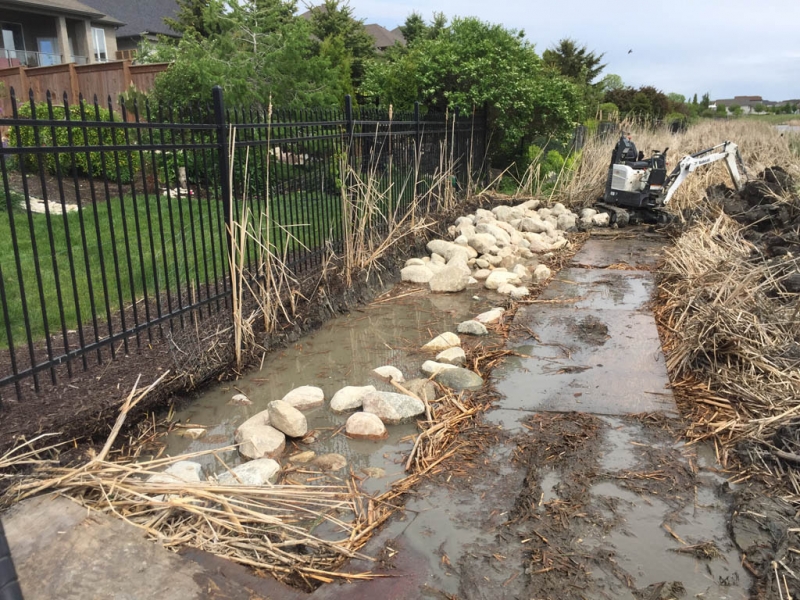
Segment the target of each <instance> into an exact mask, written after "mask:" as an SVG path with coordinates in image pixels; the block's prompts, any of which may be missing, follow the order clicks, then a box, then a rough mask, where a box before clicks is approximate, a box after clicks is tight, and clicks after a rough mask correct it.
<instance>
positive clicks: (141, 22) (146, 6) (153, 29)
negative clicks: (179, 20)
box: [85, 0, 180, 38]
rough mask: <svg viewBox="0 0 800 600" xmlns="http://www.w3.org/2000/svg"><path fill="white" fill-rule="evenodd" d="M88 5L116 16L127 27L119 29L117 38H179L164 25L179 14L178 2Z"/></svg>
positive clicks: (98, 1) (118, 0)
mask: <svg viewBox="0 0 800 600" xmlns="http://www.w3.org/2000/svg"><path fill="white" fill-rule="evenodd" d="M85 1H86V3H87V4H89V5H90V6H92V7H93V8H95V9H97V10H98V11H100V12H102V13H105V14H107V15H114V16H115V17H117V18H118V19H121V20H122V21H123V22H124V23H125V25H124V26H123V27H120V28H119V29H117V38H124V37H132V36H140V35H143V34H161V35H170V36H178V35H180V34H179V33H177V32H176V31H174V30H172V29H170V28H169V27H168V26H167V25H166V23H164V17H175V15H176V14H177V13H178V3H177V2H176V0H136V1H135V2H134V1H132V0H85Z"/></svg>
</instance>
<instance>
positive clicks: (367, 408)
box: [364, 392, 425, 425]
mask: <svg viewBox="0 0 800 600" xmlns="http://www.w3.org/2000/svg"><path fill="white" fill-rule="evenodd" d="M364 412H367V413H372V414H374V415H377V417H378V418H379V419H380V420H381V421H383V422H384V423H385V424H387V425H396V424H397V423H402V422H404V421H408V420H410V419H413V418H414V417H416V416H418V415H421V414H422V413H424V412H425V405H424V404H423V403H422V401H420V400H418V399H416V398H413V397H411V396H406V395H405V394H396V393H394V392H370V393H369V394H367V395H366V396H364Z"/></svg>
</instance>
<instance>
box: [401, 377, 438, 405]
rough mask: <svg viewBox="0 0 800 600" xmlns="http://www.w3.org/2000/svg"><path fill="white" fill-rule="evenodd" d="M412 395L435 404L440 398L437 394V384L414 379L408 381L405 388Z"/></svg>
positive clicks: (426, 380)
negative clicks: (437, 398)
mask: <svg viewBox="0 0 800 600" xmlns="http://www.w3.org/2000/svg"><path fill="white" fill-rule="evenodd" d="M404 387H405V388H406V389H407V390H408V391H409V392H411V393H412V394H416V395H417V396H419V397H420V398H421V399H422V400H427V401H428V402H433V401H434V400H436V397H437V396H438V394H437V392H436V384H434V383H433V382H432V381H430V380H428V379H422V378H418V379H412V380H410V381H407V382H406V383H405V386H404Z"/></svg>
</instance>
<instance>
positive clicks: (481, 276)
mask: <svg viewBox="0 0 800 600" xmlns="http://www.w3.org/2000/svg"><path fill="white" fill-rule="evenodd" d="M491 274H492V272H491V271H490V270H489V269H478V270H477V271H475V272H474V273H473V274H472V277H473V279H475V280H476V281H485V280H486V278H487V277H489V275H491Z"/></svg>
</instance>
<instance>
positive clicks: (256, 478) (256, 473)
mask: <svg viewBox="0 0 800 600" xmlns="http://www.w3.org/2000/svg"><path fill="white" fill-rule="evenodd" d="M280 472H281V466H280V465H279V464H278V463H277V462H276V461H274V460H273V459H271V458H259V459H257V460H251V461H249V462H246V463H244V464H241V465H238V466H236V467H234V468H233V469H231V471H230V472H228V471H226V472H224V473H222V474H220V475H218V476H217V482H218V483H219V484H220V485H251V486H259V485H269V484H272V483H275V480H277V479H278V475H279V474H280Z"/></svg>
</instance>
